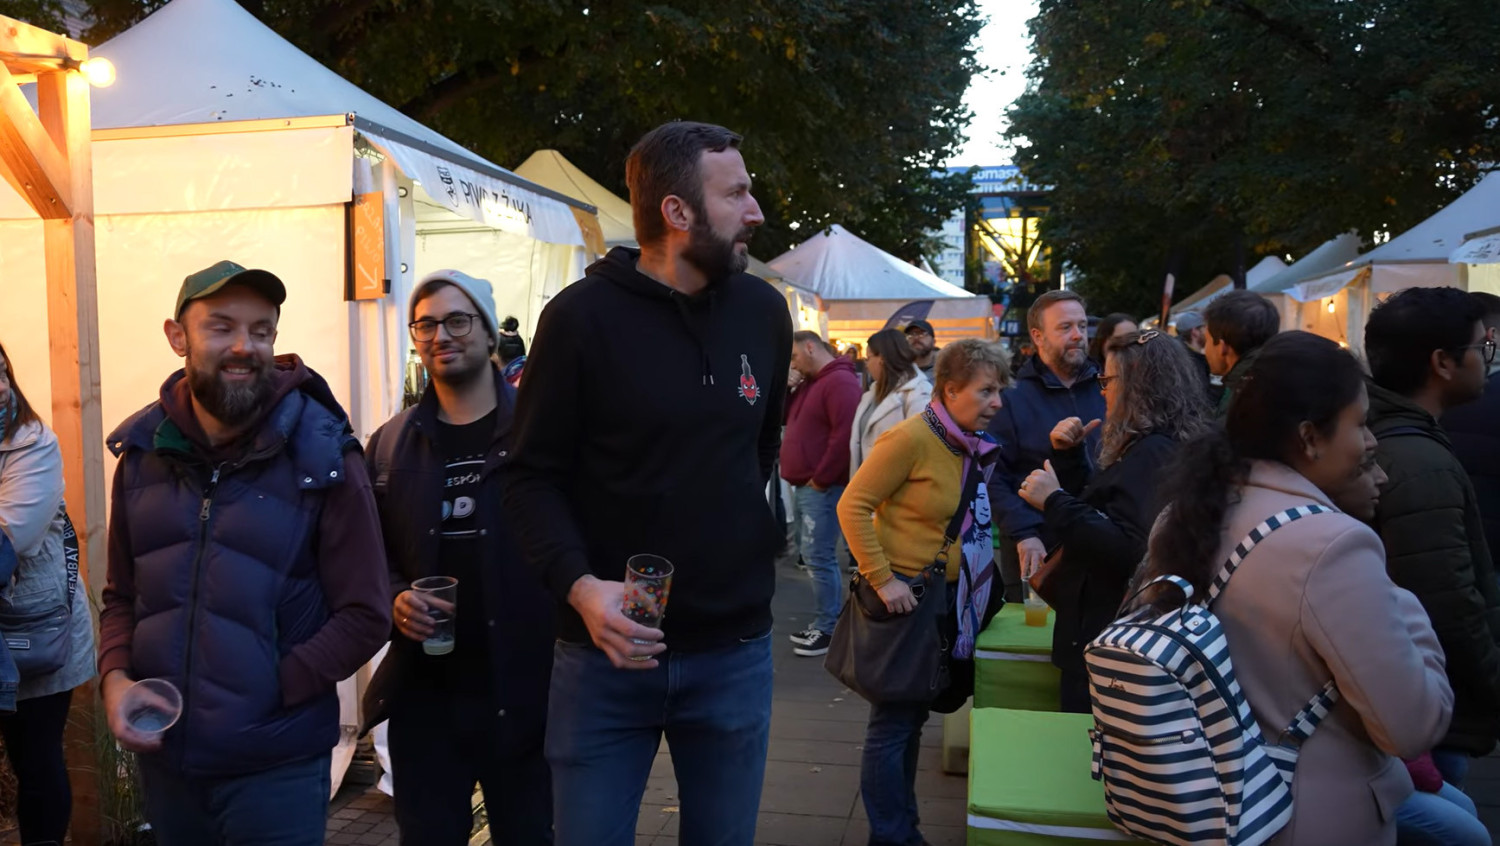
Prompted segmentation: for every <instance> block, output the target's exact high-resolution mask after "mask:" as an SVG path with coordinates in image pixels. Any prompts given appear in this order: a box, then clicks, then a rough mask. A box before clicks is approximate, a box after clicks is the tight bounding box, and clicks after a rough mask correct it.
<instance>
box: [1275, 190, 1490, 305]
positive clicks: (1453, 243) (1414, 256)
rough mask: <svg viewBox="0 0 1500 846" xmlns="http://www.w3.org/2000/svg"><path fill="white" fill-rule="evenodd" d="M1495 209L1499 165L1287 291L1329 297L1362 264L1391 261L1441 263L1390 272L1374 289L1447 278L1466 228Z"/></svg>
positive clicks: (1298, 296) (1484, 221) (1481, 223)
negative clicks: (1430, 211)
mask: <svg viewBox="0 0 1500 846" xmlns="http://www.w3.org/2000/svg"><path fill="white" fill-rule="evenodd" d="M1497 209H1500V171H1497V172H1492V173H1489V174H1487V175H1486V176H1485V177H1484V178H1483V179H1481V180H1479V183H1478V184H1476V185H1475V186H1474V187H1473V188H1470V189H1469V190H1468V191H1466V192H1464V194H1463V195H1462V196H1460V197H1459V198H1458V199H1456V200H1454V201H1453V202H1452V203H1449V204H1448V205H1447V206H1446V207H1444V208H1443V209H1441V210H1439V211H1438V212H1437V213H1436V214H1434V215H1433V216H1431V217H1429V218H1427V219H1426V220H1424V221H1422V222H1421V223H1419V224H1417V225H1416V226H1413V227H1412V228H1410V229H1408V230H1406V231H1405V232H1403V233H1401V234H1400V235H1398V236H1397V237H1395V238H1392V239H1391V240H1389V241H1387V242H1385V243H1384V244H1381V245H1380V246H1378V247H1376V248H1375V249H1373V250H1371V251H1369V252H1368V253H1365V254H1364V255H1362V256H1360V257H1358V258H1356V259H1354V260H1353V261H1350V262H1348V263H1347V264H1344V265H1341V266H1340V267H1337V268H1335V269H1333V270H1327V271H1322V272H1317V273H1312V274H1308V275H1306V276H1303V277H1302V278H1301V279H1299V280H1296V284H1294V285H1292V286H1290V287H1288V288H1287V289H1286V293H1287V296H1289V297H1292V298H1293V299H1295V300H1299V301H1301V302H1311V301H1313V300H1317V299H1322V298H1324V297H1331V296H1333V295H1334V294H1336V293H1338V292H1339V291H1340V290H1342V289H1343V288H1344V286H1346V285H1349V284H1350V283H1352V282H1354V281H1355V280H1356V279H1357V278H1359V276H1360V274H1361V273H1362V272H1364V270H1365V269H1366V268H1370V269H1371V270H1372V271H1373V270H1374V268H1375V267H1377V266H1382V265H1383V266H1392V265H1442V267H1439V268H1437V271H1436V273H1432V272H1430V271H1428V272H1426V273H1425V275H1424V271H1423V270H1421V269H1420V268H1409V269H1408V272H1405V273H1395V274H1394V276H1395V277H1396V278H1395V279H1393V280H1388V282H1389V284H1386V283H1385V282H1382V281H1381V280H1379V279H1376V280H1374V281H1375V283H1376V284H1375V288H1374V290H1377V291H1378V290H1394V288H1393V287H1392V286H1396V287H1406V286H1408V285H1414V284H1424V283H1425V284H1453V283H1452V282H1451V281H1449V275H1450V274H1451V273H1452V272H1453V271H1452V270H1451V268H1449V267H1448V266H1447V265H1448V258H1449V256H1451V255H1452V254H1453V251H1454V250H1456V249H1458V248H1459V246H1460V245H1462V244H1463V242H1464V236H1465V234H1467V233H1470V232H1474V231H1476V230H1479V229H1483V228H1485V227H1487V226H1494V225H1495V223H1496V222H1497V221H1496V218H1497V216H1500V214H1497V211H1496V210H1497Z"/></svg>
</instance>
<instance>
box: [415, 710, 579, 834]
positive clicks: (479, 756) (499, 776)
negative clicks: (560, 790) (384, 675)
mask: <svg viewBox="0 0 1500 846" xmlns="http://www.w3.org/2000/svg"><path fill="white" fill-rule="evenodd" d="M505 719H506V718H505V717H503V716H500V715H499V714H498V712H497V709H496V708H495V706H494V704H493V703H492V702H491V700H490V698H489V697H487V696H453V695H445V694H437V693H433V694H428V693H417V694H414V695H413V696H412V698H411V699H409V700H408V701H405V702H402V703H401V704H400V706H399V707H397V708H396V709H395V710H394V711H393V713H392V714H391V725H390V748H391V779H392V783H393V787H394V793H395V797H394V798H395V805H396V825H397V826H399V827H400V829H401V844H402V846H465V844H467V843H468V842H469V833H470V829H471V828H472V827H473V821H474V816H473V807H472V804H471V800H472V797H473V795H474V785H475V783H478V784H479V786H480V788H481V789H483V790H484V807H485V812H486V815H487V816H488V817H489V823H490V838H491V840H492V841H493V842H494V843H495V844H496V846H545V844H549V843H551V842H552V774H551V772H550V771H549V770H548V768H547V759H546V758H545V757H544V756H543V754H542V740H543V735H542V733H541V732H537V733H536V736H535V737H534V738H528V739H527V740H526V744H527V745H526V747H525V749H524V751H523V752H522V753H521V754H519V755H517V754H516V752H515V751H514V750H507V749H504V748H502V744H501V737H502V729H503V725H502V722H501V721H503V720H505Z"/></svg>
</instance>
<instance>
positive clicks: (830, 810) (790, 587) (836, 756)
mask: <svg viewBox="0 0 1500 846" xmlns="http://www.w3.org/2000/svg"><path fill="white" fill-rule="evenodd" d="M778 577H779V584H778V590H777V593H776V600H775V609H776V635H775V638H776V640H775V666H776V687H775V694H774V705H773V710H772V715H771V748H770V754H769V760H768V761H767V764H766V782H765V789H764V791H763V793H762V795H761V805H760V807H761V813H760V822H759V826H758V831H757V835H756V843H757V844H768V846H769V844H775V846H864V844H865V843H866V841H867V838H868V835H869V826H868V824H867V823H866V821H865V810H864V805H863V803H861V802H860V801H859V757H860V750H861V748H862V744H863V741H864V730H865V720H866V718H867V716H868V706H867V705H866V704H865V703H864V701H863V700H861V699H859V697H857V696H855V695H854V694H851V693H849V692H847V691H845V690H844V689H843V688H842V687H841V686H840V685H839V684H838V683H837V682H835V681H834V680H833V678H832V677H831V676H829V675H828V673H827V672H826V671H824V669H823V661H822V659H819V658H799V657H797V656H796V655H793V654H792V649H791V644H790V643H788V642H787V639H786V636H787V635H788V634H790V633H792V632H795V631H799V630H800V629H802V628H803V627H805V626H806V625H807V623H809V622H810V621H811V614H810V613H809V612H810V609H811V604H812V587H811V583H810V582H809V581H808V579H807V577H806V576H805V575H803V574H802V573H801V572H800V571H799V570H797V569H796V568H795V567H793V566H784V567H782V568H781V570H780V571H779V573H778ZM940 727H941V721H940V719H939V718H938V717H936V716H934V717H933V718H932V719H931V720H929V722H928V724H927V730H926V731H925V732H924V733H923V736H922V755H921V763H920V769H919V772H918V775H917V797H918V802H919V805H920V808H921V814H922V831H923V834H925V835H926V837H927V840H928V842H930V843H931V844H932V845H933V846H963V843H964V840H965V817H966V813H965V796H966V791H967V783H966V780H965V779H964V777H962V776H950V775H945V774H944V773H943V772H942V767H941V762H940V760H939V757H940V752H939V745H940V741H941V728H940ZM1469 792H1470V794H1471V795H1473V796H1475V797H1476V799H1477V801H1478V802H1479V803H1480V805H1481V807H1480V815H1481V817H1482V818H1483V819H1484V821H1485V824H1486V825H1488V826H1489V829H1490V831H1491V833H1492V834H1494V835H1495V836H1496V837H1497V839H1500V757H1493V756H1492V757H1490V758H1487V759H1485V760H1482V761H1477V762H1475V767H1474V770H1473V773H1472V775H1471V783H1470V786H1469ZM390 814H391V804H390V799H389V798H388V797H386V796H384V795H383V794H381V793H379V792H378V791H376V790H375V789H374V788H364V787H359V788H352V787H351V788H347V789H346V790H345V791H344V792H343V793H342V794H340V796H339V797H338V799H337V800H335V803H334V810H333V812H332V815H331V817H330V819H329V828H328V833H329V838H328V843H330V844H335V845H337V844H356V846H397V838H396V834H395V830H394V823H393V822H392V820H391V816H390ZM481 842H483V841H481ZM636 844H637V846H677V844H678V839H677V783H676V781H675V779H674V778H673V775H672V762H671V758H670V757H669V756H668V754H667V750H666V747H665V745H663V748H662V750H661V753H660V754H659V755H658V756H657V759H656V765H655V767H654V768H653V770H652V773H651V780H650V782H649V783H648V784H647V787H646V795H645V797H644V800H643V802H642V805H641V814H640V818H639V820H638V821H637V823H636ZM475 846H479V844H478V843H476V844H475Z"/></svg>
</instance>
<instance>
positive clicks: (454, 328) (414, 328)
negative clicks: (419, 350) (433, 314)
mask: <svg viewBox="0 0 1500 846" xmlns="http://www.w3.org/2000/svg"><path fill="white" fill-rule="evenodd" d="M477 317H479V315H477V314H470V313H468V312H463V311H458V312H454V313H453V314H450V315H448V316H447V317H445V318H443V319H442V320H433V319H432V318H430V317H424V318H422V319H421V320H413V321H412V322H410V323H408V324H406V326H407V328H409V329H410V330H411V337H412V340H414V341H430V340H432V339H433V338H436V337H437V329H438V326H439V325H442V326H443V327H444V328H446V329H447V330H448V337H450V338H462V337H463V336H465V335H467V334H469V333H470V332H472V331H474V319H475V318H477Z"/></svg>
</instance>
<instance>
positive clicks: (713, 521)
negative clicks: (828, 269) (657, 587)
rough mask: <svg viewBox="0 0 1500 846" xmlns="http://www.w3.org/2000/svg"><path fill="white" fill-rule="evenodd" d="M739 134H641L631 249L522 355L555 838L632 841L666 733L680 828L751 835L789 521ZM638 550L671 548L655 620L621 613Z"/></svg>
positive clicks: (521, 491) (605, 845)
mask: <svg viewBox="0 0 1500 846" xmlns="http://www.w3.org/2000/svg"><path fill="white" fill-rule="evenodd" d="M740 140H741V139H740V136H738V135H736V134H734V133H732V132H730V131H729V130H727V129H724V128H722V127H717V126H709V125H705V124H699V123H688V122H680V123H669V124H666V125H664V126H661V127H658V128H657V129H655V130H652V131H651V132H649V133H647V134H646V136H645V137H644V138H642V139H641V140H640V141H639V142H638V143H637V144H636V146H635V149H633V150H632V151H631V153H630V157H629V159H628V160H627V162H626V181H627V183H628V184H629V186H630V201H631V206H632V209H633V211H634V217H635V229H636V238H637V240H639V242H640V244H641V249H640V250H639V251H636V250H630V249H625V248H616V249H614V250H611V251H610V253H609V255H607V256H606V257H605V258H604V259H603V260H602V261H600V262H598V263H597V264H595V265H594V266H593V267H591V268H589V272H588V275H587V276H585V277H584V278H583V279H582V280H580V281H579V282H577V283H575V284H573V285H571V286H569V287H568V288H566V289H564V290H563V292H562V293H561V294H559V295H558V296H557V297H556V298H554V299H553V300H552V302H551V303H549V304H548V305H547V308H546V310H545V311H543V312H542V317H541V321H540V323H539V324H538V326H537V334H536V338H535V341H534V343H533V345H532V351H531V355H530V357H529V358H528V359H527V365H526V378H525V380H524V381H523V382H522V383H521V393H520V396H519V397H518V399H517V407H516V415H515V433H514V434H515V440H514V444H515V449H514V453H513V455H512V457H511V461H510V464H509V465H507V467H506V469H505V475H506V482H507V484H506V494H505V503H506V507H507V508H508V509H509V510H510V511H511V512H512V514H513V516H514V523H513V525H515V526H516V527H517V529H518V530H519V533H520V535H521V541H522V546H523V548H524V551H525V554H526V556H527V558H528V559H529V560H530V561H531V562H532V563H533V564H534V565H535V567H536V568H537V570H538V571H539V572H540V573H541V574H542V577H543V578H544V579H545V581H546V584H547V586H548V587H549V588H550V589H551V591H552V592H553V594H554V595H555V596H556V598H557V600H558V602H559V608H560V613H559V618H558V643H557V647H556V650H555V653H554V656H553V671H552V689H551V698H550V710H549V712H548V721H547V740H546V754H547V759H548V761H549V763H550V764H551V766H552V782H553V797H554V807H555V824H556V837H557V843H558V844H559V845H560V846H615V844H619V845H620V846H628V844H632V843H634V842H635V819H636V814H637V810H638V808H639V805H640V800H641V795H642V793H643V792H644V790H645V785H646V778H647V776H648V774H649V773H650V771H651V762H652V759H653V758H654V756H655V755H656V751H657V747H658V746H659V744H660V742H661V738H662V736H663V734H665V736H666V739H667V744H668V746H669V747H670V748H671V752H672V761H673V766H674V769H675V771H676V775H677V783H678V790H679V796H680V798H681V809H682V813H681V835H680V836H681V838H682V840H683V842H684V843H708V842H713V843H721V844H735V846H738V844H744V846H749V844H751V843H752V841H753V840H754V834H755V819H756V813H757V810H758V808H759V804H760V789H761V780H762V778H763V776H764V772H765V756H766V746H767V742H768V737H769V731H770V718H771V644H770V632H771V594H772V592H773V590H774V587H775V574H774V567H773V559H774V556H775V555H776V552H777V549H778V548H779V547H780V546H781V542H782V533H781V531H780V527H779V526H777V525H776V520H775V518H774V516H773V515H772V513H771V510H770V507H769V506H768V505H767V503H766V499H765V494H764V491H765V489H766V485H767V483H768V482H769V481H770V479H771V472H772V466H773V462H774V461H775V459H776V455H777V451H778V448H779V445H780V426H781V419H782V404H783V402H784V399H785V394H786V378H785V374H786V373H787V370H788V368H789V367H790V366H791V362H790V354H791V348H792V327H791V319H790V317H789V316H788V314H787V311H786V304H785V301H784V300H783V299H782V298H781V296H780V295H779V294H777V293H776V291H775V289H773V288H771V287H770V286H768V285H766V284H764V283H763V282H762V281H761V280H759V279H756V278H755V277H753V276H749V275H746V274H745V273H744V269H745V267H746V263H747V261H748V252H747V250H748V243H749V241H750V238H751V235H752V233H753V232H754V230H755V227H757V226H759V225H760V224H761V223H762V222H764V218H763V217H762V216H761V212H760V207H759V205H757V203H756V201H755V198H754V197H753V196H751V194H750V177H749V174H748V173H747V171H746V169H745V163H744V160H743V159H742V158H741V156H740V152H739V149H738V148H739V142H740ZM643 337H645V338H650V339H651V341H652V343H653V345H654V349H655V355H654V356H653V358H652V361H651V362H650V364H649V366H646V365H643V364H641V363H640V362H639V361H638V359H639V349H640V339H641V338H643ZM637 553H655V554H657V555H661V556H664V557H666V558H667V559H668V560H670V561H671V562H672V563H673V565H674V566H675V568H676V574H675V576H674V577H673V582H672V586H671V593H670V602H669V606H668V610H667V614H666V617H665V619H664V621H663V624H662V627H661V628H660V629H654V628H648V627H646V626H642V625H638V624H636V623H634V622H632V621H631V620H629V619H627V618H626V617H625V616H624V615H623V614H622V613H621V604H622V601H623V598H624V587H623V584H622V579H623V577H624V574H625V562H626V559H628V558H629V557H630V556H631V555H634V554H637Z"/></svg>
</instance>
